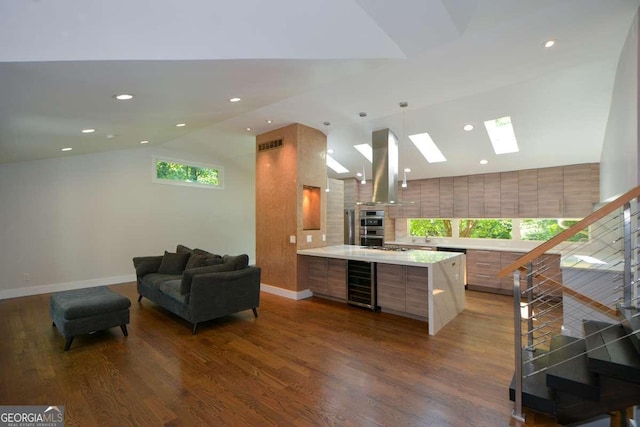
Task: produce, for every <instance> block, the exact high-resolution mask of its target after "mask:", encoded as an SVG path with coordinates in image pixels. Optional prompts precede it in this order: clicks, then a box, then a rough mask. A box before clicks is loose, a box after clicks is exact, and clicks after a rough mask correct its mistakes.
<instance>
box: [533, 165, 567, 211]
mask: <svg viewBox="0 0 640 427" xmlns="http://www.w3.org/2000/svg"><path fill="white" fill-rule="evenodd" d="M562 193H563V182H562V167H561V166H559V167H554V168H544V169H538V217H539V218H561V217H562Z"/></svg>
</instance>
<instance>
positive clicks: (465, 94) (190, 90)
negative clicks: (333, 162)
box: [0, 0, 640, 179]
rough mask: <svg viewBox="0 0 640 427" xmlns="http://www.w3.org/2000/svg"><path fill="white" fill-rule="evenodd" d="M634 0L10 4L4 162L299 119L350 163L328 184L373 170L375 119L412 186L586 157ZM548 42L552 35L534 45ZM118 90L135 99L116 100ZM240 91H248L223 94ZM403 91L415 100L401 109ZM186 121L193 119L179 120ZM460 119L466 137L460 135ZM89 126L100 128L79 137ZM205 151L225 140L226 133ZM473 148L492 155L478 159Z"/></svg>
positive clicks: (2, 13) (5, 13)
mask: <svg viewBox="0 0 640 427" xmlns="http://www.w3.org/2000/svg"><path fill="white" fill-rule="evenodd" d="M639 6H640V0H606V1H603V0H536V1H533V0H529V1H525V0H519V1H514V0H395V1H389V0H323V1H315V2H305V1H300V0H272V1H269V2H266V1H264V0H236V1H234V2H220V1H217V2H212V1H210V0H191V1H189V2H188V3H187V2H174V1H169V0H146V1H143V0H138V1H134V2H132V1H130V0H111V1H109V2H104V1H102V0H57V1H55V2H52V1H44V0H24V1H14V2H7V1H5V2H1V3H0V163H7V162H17V161H26V160H34V159H43V158H52V157H60V156H68V155H77V154H85V153H93V152H100V151H106V150H112V149H126V148H138V147H139V146H140V144H139V141H141V140H149V141H150V144H151V145H166V144H170V145H171V146H175V145H176V143H177V142H179V141H180V140H181V139H185V138H186V135H188V134H189V133H193V132H198V131H201V130H203V129H206V128H210V129H212V130H215V131H216V132H217V133H222V134H227V135H230V136H231V134H233V138H236V139H237V137H238V135H244V137H246V138H248V139H249V138H252V136H253V135H257V134H260V133H263V132H266V131H268V130H272V129H276V128H279V127H282V126H285V125H288V124H290V123H294V122H299V123H303V124H305V125H308V126H311V127H315V128H318V129H321V130H322V131H323V132H325V133H327V135H328V146H329V148H331V149H333V150H334V154H333V157H335V158H336V159H337V160H338V161H339V162H341V163H342V164H344V165H345V166H346V167H347V168H348V169H349V170H350V172H349V173H348V174H344V175H337V174H333V173H332V174H331V176H332V177H336V178H337V177H348V176H353V175H355V173H356V172H359V171H361V170H362V168H363V165H366V168H367V174H370V171H371V165H370V164H369V163H368V162H366V161H365V160H363V157H362V156H361V155H360V154H359V153H358V152H357V151H356V150H355V149H354V148H353V145H354V144H357V143H361V142H365V141H363V140H365V139H369V138H370V134H371V131H373V130H376V129H380V128H385V127H389V128H391V129H392V130H393V131H394V132H395V133H396V134H397V135H398V136H399V137H400V139H401V142H400V168H405V167H409V168H411V169H412V172H411V174H410V179H417V178H424V177H433V176H448V175H460V174H472V173H483V172H496V171H504V170H515V169H524V168H532V167H546V166H553V165H560V164H573V163H583V162H597V161H599V159H600V151H601V148H602V141H603V135H604V131H605V127H606V123H607V119H608V114H609V107H610V102H611V92H612V88H613V83H614V78H615V70H616V67H617V63H618V59H619V56H620V52H621V49H622V46H623V43H624V41H625V38H626V36H627V34H628V32H629V28H630V25H631V22H632V21H633V18H634V16H635V13H636V11H637V10H638V7H639ZM548 39H556V40H557V44H556V46H554V47H553V48H551V49H544V48H543V47H542V44H543V43H544V42H545V41H546V40H548ZM121 92H128V93H133V94H134V95H135V98H134V99H133V100H131V101H126V102H123V101H116V100H114V99H113V98H112V96H113V95H115V94H117V93H121ZM234 96H239V97H241V98H242V101H241V102H239V103H234V104H232V103H230V102H228V99H229V98H231V97H234ZM400 101H407V102H409V107H408V108H406V109H405V110H404V111H403V110H402V109H401V108H400V107H399V106H398V103H399V102H400ZM361 111H364V112H367V117H366V118H365V119H364V120H363V119H361V118H360V117H359V115H358V113H359V112H361ZM505 115H509V116H511V118H512V122H513V125H514V128H515V132H516V136H517V138H518V143H519V145H520V152H519V153H515V154H505V155H500V156H496V155H495V154H493V151H492V149H491V144H490V142H489V138H488V136H487V133H486V131H485V130H484V126H483V121H484V120H489V119H494V118H498V117H501V116H505ZM266 120H272V123H271V124H268V123H266ZM325 121H328V122H330V123H331V125H330V126H325V125H323V122H325ZM179 122H184V123H187V127H185V128H176V127H175V124H176V123H179ZM466 123H471V124H473V125H474V126H475V130H474V131H472V132H464V131H463V130H462V126H463V125H464V124H466ZM89 127H90V128H95V129H97V132H95V133H94V134H90V135H83V134H81V133H80V130H81V129H83V128H89ZM247 127H250V128H251V131H250V132H248V131H247V130H246V128H247ZM419 132H429V133H430V135H431V136H432V138H433V139H434V140H435V141H436V143H437V144H438V145H439V146H440V148H441V151H442V152H443V153H444V155H445V156H446V157H447V159H448V161H447V162H445V163H438V164H428V163H427V162H426V161H425V160H424V159H422V157H421V156H420V154H419V153H418V151H417V150H416V149H415V148H414V147H413V145H412V144H411V143H410V141H409V140H408V138H406V135H409V134H413V133H419ZM107 135H116V137H114V138H111V139H108V138H107ZM63 147H73V151H72V152H69V153H62V152H61V151H60V150H61V148H63ZM211 148H212V150H213V151H216V150H228V149H229V147H228V145H224V139H223V138H221V141H211ZM482 158H485V159H487V160H489V164H488V165H486V166H481V165H480V164H479V160H480V159H482ZM369 176H370V175H369Z"/></svg>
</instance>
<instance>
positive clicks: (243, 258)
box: [222, 254, 249, 270]
mask: <svg viewBox="0 0 640 427" xmlns="http://www.w3.org/2000/svg"><path fill="white" fill-rule="evenodd" d="M222 260H223V261H224V263H225V264H232V265H233V269H234V270H242V269H243V268H247V267H248V266H249V255H247V254H242V255H236V256H232V255H225V256H223V257H222Z"/></svg>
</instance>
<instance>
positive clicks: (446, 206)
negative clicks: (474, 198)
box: [439, 177, 454, 218]
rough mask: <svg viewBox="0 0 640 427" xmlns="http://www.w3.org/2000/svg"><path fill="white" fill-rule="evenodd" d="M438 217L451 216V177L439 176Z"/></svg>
mask: <svg viewBox="0 0 640 427" xmlns="http://www.w3.org/2000/svg"><path fill="white" fill-rule="evenodd" d="M439 189H440V218H453V217H454V216H453V178H452V177H447V178H440V187H439Z"/></svg>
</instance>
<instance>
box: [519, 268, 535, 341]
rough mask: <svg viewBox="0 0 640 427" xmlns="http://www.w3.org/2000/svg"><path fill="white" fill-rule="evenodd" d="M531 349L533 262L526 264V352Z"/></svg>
mask: <svg viewBox="0 0 640 427" xmlns="http://www.w3.org/2000/svg"><path fill="white" fill-rule="evenodd" d="M521 313H522V312H521ZM533 349H534V345H533V262H529V263H528V264H527V350H533Z"/></svg>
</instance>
